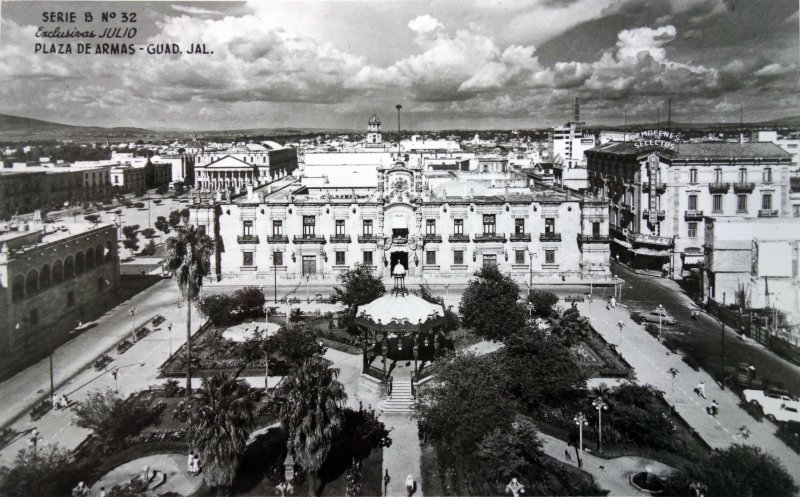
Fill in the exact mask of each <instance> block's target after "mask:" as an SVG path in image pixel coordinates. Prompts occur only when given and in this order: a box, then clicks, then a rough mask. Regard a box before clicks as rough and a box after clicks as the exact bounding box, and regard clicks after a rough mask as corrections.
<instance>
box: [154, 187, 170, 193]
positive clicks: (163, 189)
mask: <svg viewBox="0 0 800 497" xmlns="http://www.w3.org/2000/svg"><path fill="white" fill-rule="evenodd" d="M167 191H168V190H167V187H166V186H164V185H161V186H159V187H158V188H156V194H158V195H164V194H165V193H167Z"/></svg>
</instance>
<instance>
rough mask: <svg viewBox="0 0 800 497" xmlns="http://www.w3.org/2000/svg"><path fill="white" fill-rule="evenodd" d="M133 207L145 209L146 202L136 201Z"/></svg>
mask: <svg viewBox="0 0 800 497" xmlns="http://www.w3.org/2000/svg"><path fill="white" fill-rule="evenodd" d="M133 207H135V208H136V209H144V202H134V204H133Z"/></svg>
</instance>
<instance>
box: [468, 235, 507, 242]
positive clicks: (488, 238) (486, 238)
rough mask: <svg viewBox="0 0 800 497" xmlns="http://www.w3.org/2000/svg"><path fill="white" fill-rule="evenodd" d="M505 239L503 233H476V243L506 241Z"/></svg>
mask: <svg viewBox="0 0 800 497" xmlns="http://www.w3.org/2000/svg"><path fill="white" fill-rule="evenodd" d="M505 241H506V236H505V235H504V234H502V233H483V234H481V235H475V243H489V242H498V243H505Z"/></svg>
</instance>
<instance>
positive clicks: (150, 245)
mask: <svg viewBox="0 0 800 497" xmlns="http://www.w3.org/2000/svg"><path fill="white" fill-rule="evenodd" d="M126 241H127V240H126ZM139 255H143V256H145V257H149V256H152V255H156V242H155V241H154V240H150V241H149V242H147V245H145V246H144V248H143V249H142V251H141V252H139Z"/></svg>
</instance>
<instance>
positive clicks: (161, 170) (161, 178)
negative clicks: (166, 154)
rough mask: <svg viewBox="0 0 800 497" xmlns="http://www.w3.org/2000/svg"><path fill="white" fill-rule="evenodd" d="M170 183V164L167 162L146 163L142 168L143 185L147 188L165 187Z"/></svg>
mask: <svg viewBox="0 0 800 497" xmlns="http://www.w3.org/2000/svg"><path fill="white" fill-rule="evenodd" d="M171 182H172V164H170V163H168V162H148V163H147V165H146V166H144V183H145V186H146V187H147V188H148V189H149V188H158V187H159V186H167V185H169V184H170V183H171Z"/></svg>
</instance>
